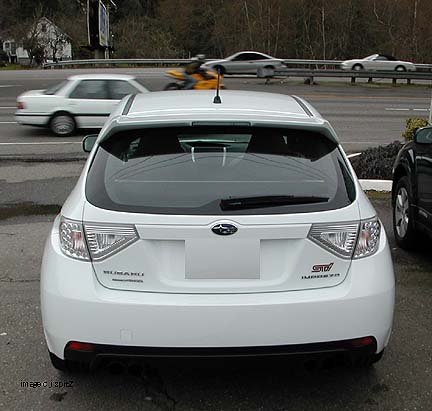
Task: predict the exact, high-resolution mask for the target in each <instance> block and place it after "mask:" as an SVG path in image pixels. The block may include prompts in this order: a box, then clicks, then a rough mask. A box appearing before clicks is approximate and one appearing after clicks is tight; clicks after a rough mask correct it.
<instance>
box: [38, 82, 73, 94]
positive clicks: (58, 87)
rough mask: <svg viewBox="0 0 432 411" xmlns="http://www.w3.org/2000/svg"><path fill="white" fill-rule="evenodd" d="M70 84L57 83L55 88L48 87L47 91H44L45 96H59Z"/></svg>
mask: <svg viewBox="0 0 432 411" xmlns="http://www.w3.org/2000/svg"><path fill="white" fill-rule="evenodd" d="M68 83H69V81H68V80H64V81H62V82H61V83H57V84H55V85H54V86H51V87H48V88H47V89H46V90H44V94H45V95H53V94H57V93H58V92H59V91H60V90H61V89H62V88H63V87H65V86H66V84H68Z"/></svg>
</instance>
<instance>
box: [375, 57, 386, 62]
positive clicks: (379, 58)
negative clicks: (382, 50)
mask: <svg viewBox="0 0 432 411" xmlns="http://www.w3.org/2000/svg"><path fill="white" fill-rule="evenodd" d="M375 60H377V61H388V58H387V57H386V56H378V57H376V58H375Z"/></svg>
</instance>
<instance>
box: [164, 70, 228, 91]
mask: <svg viewBox="0 0 432 411" xmlns="http://www.w3.org/2000/svg"><path fill="white" fill-rule="evenodd" d="M204 73H205V75H204V76H203V75H201V74H199V73H194V74H192V76H193V77H194V78H196V79H197V80H198V83H196V84H195V86H194V88H193V89H194V90H216V89H217V86H218V73H217V72H215V71H213V70H204ZM165 76H166V77H169V78H170V79H174V80H177V81H176V82H175V83H168V84H167V85H166V86H165V88H164V90H182V89H184V86H185V82H186V77H185V75H184V73H183V71H182V70H168V71H167V72H166V73H165ZM219 88H220V89H221V88H225V87H224V85H223V76H219Z"/></svg>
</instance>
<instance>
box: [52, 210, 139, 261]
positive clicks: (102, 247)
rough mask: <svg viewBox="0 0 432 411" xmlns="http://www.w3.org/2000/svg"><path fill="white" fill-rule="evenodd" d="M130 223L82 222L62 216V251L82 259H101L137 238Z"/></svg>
mask: <svg viewBox="0 0 432 411" xmlns="http://www.w3.org/2000/svg"><path fill="white" fill-rule="evenodd" d="M138 238H139V237H138V233H137V231H136V229H135V226H133V225H130V224H124V225H120V224H96V223H95V224H93V223H85V222H84V224H82V223H80V222H78V221H75V220H69V219H67V218H64V217H62V218H61V221H60V246H61V250H62V251H63V253H64V254H65V255H67V256H69V257H72V258H76V259H78V260H82V261H90V259H91V260H95V261H97V260H102V259H104V258H106V257H109V256H110V255H113V254H115V253H117V252H119V251H120V250H122V249H123V248H125V247H127V246H129V245H130V244H132V243H133V242H135V241H137V240H138Z"/></svg>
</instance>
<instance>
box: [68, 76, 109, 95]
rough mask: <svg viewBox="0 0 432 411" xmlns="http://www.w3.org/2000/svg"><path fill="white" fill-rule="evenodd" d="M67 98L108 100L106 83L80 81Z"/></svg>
mask: <svg viewBox="0 0 432 411" xmlns="http://www.w3.org/2000/svg"><path fill="white" fill-rule="evenodd" d="M69 97H70V98H82V99H95V100H104V99H109V90H108V85H107V82H106V81H105V80H82V81H81V82H80V83H79V84H78V85H77V86H76V87H75V89H74V90H73V91H72V93H71V94H70V96H69Z"/></svg>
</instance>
